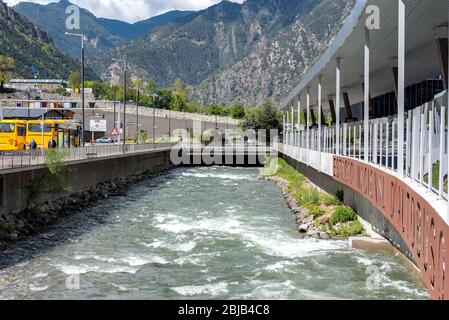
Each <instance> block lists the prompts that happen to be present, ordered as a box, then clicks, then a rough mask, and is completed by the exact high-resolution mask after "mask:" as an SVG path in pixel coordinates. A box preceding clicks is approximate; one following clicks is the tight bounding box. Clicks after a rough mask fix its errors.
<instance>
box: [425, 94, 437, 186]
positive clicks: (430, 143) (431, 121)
mask: <svg viewBox="0 0 449 320" xmlns="http://www.w3.org/2000/svg"><path fill="white" fill-rule="evenodd" d="M434 112H435V102H433V103H432V110H431V111H430V116H429V137H428V139H429V141H428V150H427V152H429V157H428V158H429V163H428V168H427V170H428V171H427V172H428V173H427V177H428V179H427V180H428V182H429V185H428V187H429V190H431V191H432V183H433V181H432V178H433V177H432V173H433V158H432V151H433V137H434V135H433V131H434V129H435V126H434V125H435V124H434V118H433V116H434Z"/></svg>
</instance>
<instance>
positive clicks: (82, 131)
mask: <svg viewBox="0 0 449 320" xmlns="http://www.w3.org/2000/svg"><path fill="white" fill-rule="evenodd" d="M65 34H66V35H67V36H74V37H80V38H81V90H82V92H81V108H82V117H83V120H82V126H83V129H82V130H81V140H82V146H83V147H84V146H85V139H84V132H85V131H86V126H85V121H84V78H85V76H84V34H82V33H70V32H66V33H65Z"/></svg>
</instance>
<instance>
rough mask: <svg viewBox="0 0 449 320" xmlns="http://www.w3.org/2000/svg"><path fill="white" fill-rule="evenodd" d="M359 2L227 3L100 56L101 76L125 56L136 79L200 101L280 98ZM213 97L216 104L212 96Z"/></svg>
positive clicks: (264, 0)
mask: <svg viewBox="0 0 449 320" xmlns="http://www.w3.org/2000/svg"><path fill="white" fill-rule="evenodd" d="M353 3H354V1H353V0H349V1H348V0H246V1H245V2H244V3H243V4H237V3H233V2H228V1H223V2H221V3H218V4H216V5H214V6H212V7H210V8H207V9H205V10H202V11H199V12H196V13H193V14H190V15H188V16H186V17H183V18H180V19H177V20H174V21H172V22H170V23H168V24H165V25H163V26H159V27H157V28H155V29H153V30H151V31H150V32H148V33H147V34H146V35H145V36H144V37H142V38H138V39H136V40H134V41H132V42H130V43H128V44H126V45H123V46H120V47H118V48H116V49H114V50H112V51H111V52H107V53H105V52H103V53H102V54H99V55H98V56H97V57H96V59H94V64H93V66H95V68H96V71H97V72H98V73H101V74H103V75H106V74H108V73H109V72H112V71H114V72H117V70H115V69H117V68H118V65H117V64H116V63H114V62H113V60H112V59H113V58H119V57H121V58H126V59H127V60H128V63H129V66H130V72H131V74H132V75H133V77H134V78H137V77H139V78H141V79H143V80H151V81H153V82H155V83H156V84H157V85H159V86H170V85H171V84H172V83H173V81H174V80H175V79H177V78H179V79H181V80H182V81H183V82H184V83H185V84H188V85H190V86H193V87H194V89H193V93H192V94H193V96H194V97H195V98H196V100H198V101H200V102H204V103H207V102H210V101H213V100H215V99H217V101H219V102H221V103H225V104H229V103H232V102H241V103H244V104H245V105H252V104H259V103H261V102H263V101H265V100H267V99H269V98H271V99H274V100H280V99H279V98H280V96H281V95H282V94H284V93H285V91H286V90H288V89H290V88H292V87H293V86H294V85H295V84H296V83H297V82H298V81H299V80H300V77H301V75H302V74H303V72H304V71H305V70H306V69H307V68H308V67H309V66H310V64H311V63H312V62H313V60H314V58H315V57H317V56H319V54H320V53H321V52H322V51H323V50H325V49H326V48H327V46H328V45H329V43H330V42H331V41H332V39H333V38H334V37H335V35H336V34H337V32H338V31H339V29H340V27H341V25H342V23H343V22H344V20H345V18H346V17H347V15H348V14H349V13H350V11H351V9H352V7H353ZM211 98H214V99H211Z"/></svg>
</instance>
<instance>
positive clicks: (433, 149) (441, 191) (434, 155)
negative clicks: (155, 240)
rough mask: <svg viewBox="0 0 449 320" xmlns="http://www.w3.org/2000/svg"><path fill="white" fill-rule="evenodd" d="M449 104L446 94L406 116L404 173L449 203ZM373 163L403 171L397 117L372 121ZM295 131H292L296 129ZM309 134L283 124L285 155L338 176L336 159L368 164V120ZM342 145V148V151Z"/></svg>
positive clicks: (312, 131) (370, 131)
mask: <svg viewBox="0 0 449 320" xmlns="http://www.w3.org/2000/svg"><path fill="white" fill-rule="evenodd" d="M447 106H448V103H447V93H446V94H445V93H443V94H441V95H440V96H438V97H437V98H435V99H434V100H433V101H431V102H429V103H426V104H424V105H422V106H420V107H418V108H416V109H414V110H412V111H409V112H407V113H406V114H405V119H404V120H405V122H404V123H405V128H404V130H405V132H404V137H405V139H404V140H405V141H404V148H403V150H404V168H403V169H404V170H403V172H404V175H405V176H407V177H409V178H411V179H413V180H415V181H416V182H418V183H419V184H421V185H423V186H425V187H426V188H428V189H429V190H431V191H433V192H434V193H436V194H437V195H438V197H439V198H440V199H443V198H444V199H446V200H447V199H448V192H447V191H448V186H447V180H448V161H447V157H448V117H447V113H448V108H447ZM368 127H369V132H368V133H367V134H368V135H369V139H368V141H369V145H368V162H369V163H370V164H373V165H376V166H379V167H383V168H384V169H385V170H389V171H392V172H394V173H398V161H397V160H398V150H399V148H398V133H399V132H398V119H397V116H396V117H387V118H379V119H373V120H370V121H369V126H368ZM292 129H293V130H292ZM336 130H337V129H336V127H335V126H332V127H329V126H322V127H321V132H319V129H318V128H310V129H309V130H307V129H306V128H305V127H304V126H297V125H293V124H291V123H290V124H288V125H287V124H286V125H285V126H284V132H285V135H284V146H285V147H284V152H285V153H287V154H288V155H289V156H290V157H292V158H294V159H296V160H297V161H299V162H302V163H304V164H306V165H309V166H311V167H313V168H315V169H317V170H319V171H320V172H324V173H327V174H329V175H332V174H333V164H332V155H341V156H345V157H350V158H354V159H358V160H361V161H365V154H364V150H365V145H364V137H365V136H364V135H365V132H364V126H363V122H352V123H345V124H341V125H340V134H339V136H340V143H339V144H337V141H336V137H337V134H336ZM337 145H339V148H338V150H337Z"/></svg>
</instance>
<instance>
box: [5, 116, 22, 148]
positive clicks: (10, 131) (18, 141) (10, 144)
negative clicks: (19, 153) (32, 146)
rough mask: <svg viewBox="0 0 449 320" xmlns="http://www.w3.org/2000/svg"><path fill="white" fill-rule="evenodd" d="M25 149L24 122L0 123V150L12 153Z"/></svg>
mask: <svg viewBox="0 0 449 320" xmlns="http://www.w3.org/2000/svg"><path fill="white" fill-rule="evenodd" d="M25 149H26V121H23V120H2V121H0V150H3V151H13V150H25Z"/></svg>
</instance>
